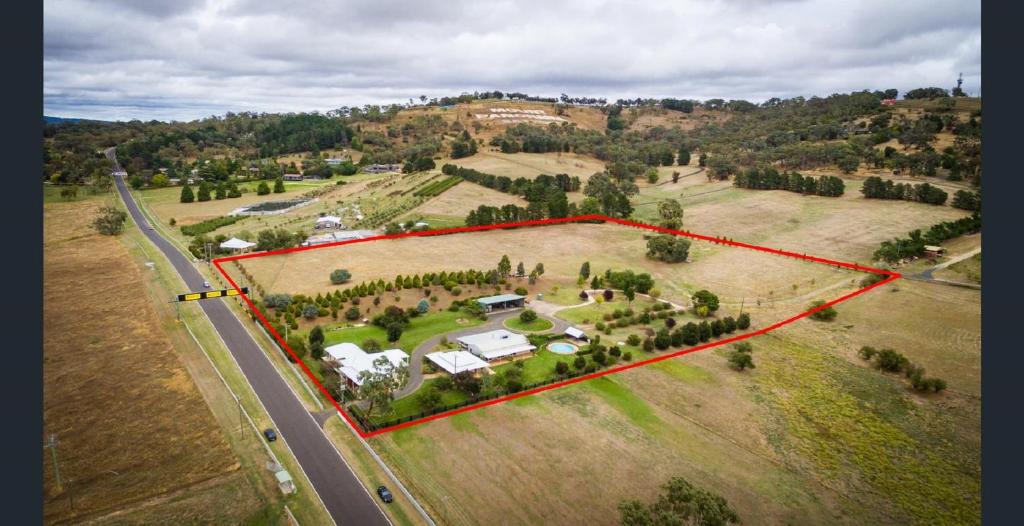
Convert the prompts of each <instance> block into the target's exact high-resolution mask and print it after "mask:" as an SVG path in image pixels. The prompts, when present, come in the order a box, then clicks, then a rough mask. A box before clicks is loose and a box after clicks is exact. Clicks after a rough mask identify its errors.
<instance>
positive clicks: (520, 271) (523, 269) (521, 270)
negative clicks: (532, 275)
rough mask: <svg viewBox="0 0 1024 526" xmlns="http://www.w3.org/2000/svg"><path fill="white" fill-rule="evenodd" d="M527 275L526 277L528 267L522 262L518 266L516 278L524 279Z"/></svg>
mask: <svg viewBox="0 0 1024 526" xmlns="http://www.w3.org/2000/svg"><path fill="white" fill-rule="evenodd" d="M525 275H526V265H523V262H522V261H520V262H519V264H518V265H516V276H517V277H520V278H521V277H523V276H525Z"/></svg>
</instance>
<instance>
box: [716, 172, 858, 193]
mask: <svg viewBox="0 0 1024 526" xmlns="http://www.w3.org/2000/svg"><path fill="white" fill-rule="evenodd" d="M733 185H735V186H736V187H738V188H748V189H754V190H788V191H790V192H796V193H800V194H807V195H820V196H824V197H839V196H841V195H843V192H844V191H845V189H846V185H845V184H844V183H843V180H842V179H840V178H838V177H835V176H832V175H823V176H821V177H817V178H815V177H813V176H809V175H808V176H804V175H801V174H799V173H797V172H782V173H779V172H778V170H776V169H774V168H771V167H768V168H762V169H760V170H759V169H757V168H750V169H748V170H744V171H741V172H737V173H736V177H735V178H734V180H733Z"/></svg>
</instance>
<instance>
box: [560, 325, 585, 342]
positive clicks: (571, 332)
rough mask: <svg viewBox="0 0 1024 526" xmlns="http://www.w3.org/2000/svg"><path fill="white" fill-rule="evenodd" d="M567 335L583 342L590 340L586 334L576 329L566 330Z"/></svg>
mask: <svg viewBox="0 0 1024 526" xmlns="http://www.w3.org/2000/svg"><path fill="white" fill-rule="evenodd" d="M565 335H566V336H568V337H570V338H572V339H574V340H577V341H581V342H589V341H590V338H588V337H587V335H586V333H584V332H583V331H581V330H579V329H577V328H576V327H569V328H568V329H565Z"/></svg>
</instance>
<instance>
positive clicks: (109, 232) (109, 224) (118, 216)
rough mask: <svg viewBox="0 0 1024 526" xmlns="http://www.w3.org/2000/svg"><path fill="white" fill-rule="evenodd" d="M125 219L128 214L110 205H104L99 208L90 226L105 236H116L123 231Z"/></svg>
mask: <svg viewBox="0 0 1024 526" xmlns="http://www.w3.org/2000/svg"><path fill="white" fill-rule="evenodd" d="M127 220H128V214H126V213H124V212H123V211H121V210H118V209H116V208H114V207H112V206H104V207H103V208H100V213H99V215H98V216H96V219H94V220H93V222H92V226H93V227H94V228H96V231H97V232H99V233H101V234H103V235H105V236H116V235H118V234H120V233H121V232H124V222H125V221H127Z"/></svg>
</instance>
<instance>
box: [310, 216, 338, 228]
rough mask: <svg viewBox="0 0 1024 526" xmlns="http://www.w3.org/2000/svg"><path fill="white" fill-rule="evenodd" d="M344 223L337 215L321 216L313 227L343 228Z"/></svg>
mask: <svg viewBox="0 0 1024 526" xmlns="http://www.w3.org/2000/svg"><path fill="white" fill-rule="evenodd" d="M344 227H345V225H344V224H342V223H341V218H340V217H337V216H323V217H319V218H317V220H316V225H314V228H344Z"/></svg>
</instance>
